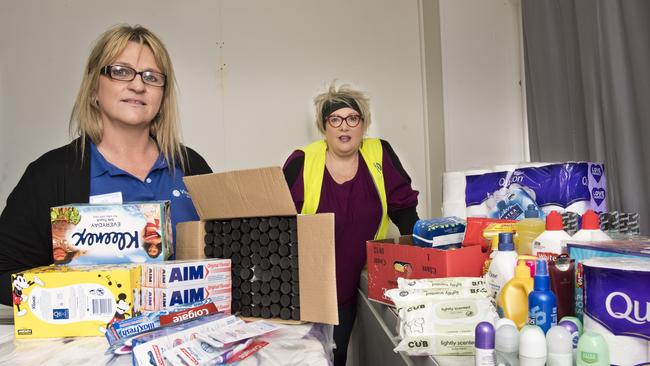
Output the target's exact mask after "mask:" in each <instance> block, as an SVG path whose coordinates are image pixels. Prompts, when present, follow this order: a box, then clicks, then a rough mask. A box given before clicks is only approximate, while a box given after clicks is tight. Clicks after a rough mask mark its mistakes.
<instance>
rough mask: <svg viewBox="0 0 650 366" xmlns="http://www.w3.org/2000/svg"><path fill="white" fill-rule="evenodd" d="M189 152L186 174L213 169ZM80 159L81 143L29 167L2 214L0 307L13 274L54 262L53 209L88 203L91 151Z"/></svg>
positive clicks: (8, 298)
mask: <svg viewBox="0 0 650 366" xmlns="http://www.w3.org/2000/svg"><path fill="white" fill-rule="evenodd" d="M184 149H185V151H186V152H187V155H186V156H187V159H186V164H185V165H186V166H185V172H184V173H185V175H195V174H207V173H211V172H212V170H211V169H210V167H209V166H208V164H207V163H206V162H205V160H204V159H203V158H202V157H201V156H200V155H199V154H198V153H196V152H195V151H194V150H192V149H190V148H184ZM84 151H85V153H86V154H85V155H86V156H85V158H84V159H81V139H80V138H78V139H76V140H74V141H72V142H71V143H70V144H68V145H65V146H63V147H60V148H58V149H55V150H52V151H49V152H47V153H45V154H44V155H43V156H41V157H40V158H38V159H37V160H36V161H34V162H32V163H31V164H29V166H28V167H27V169H26V170H25V173H24V174H23V176H22V178H20V181H19V182H18V184H17V185H16V187H15V188H14V190H13V191H12V192H11V194H10V195H9V197H8V198H7V205H6V207H5V209H4V210H3V211H2V215H0V303H2V304H5V305H10V304H11V301H12V298H11V274H12V273H17V272H20V271H24V270H26V269H29V268H34V267H38V266H43V265H48V264H51V263H52V231H51V228H50V207H54V206H60V205H65V204H70V203H87V202H88V196H89V194H90V155H89V154H88V152H89V151H90V147H89V146H88V144H87V145H86V148H85V150H84Z"/></svg>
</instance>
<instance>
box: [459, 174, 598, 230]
mask: <svg viewBox="0 0 650 366" xmlns="http://www.w3.org/2000/svg"><path fill="white" fill-rule="evenodd" d="M466 183H467V185H466V188H465V203H466V206H467V209H468V213H471V212H477V213H481V212H482V213H486V214H487V215H486V216H488V217H491V218H498V219H511V220H520V219H523V218H525V217H526V216H528V217H530V216H529V215H528V213H531V212H532V213H533V217H534V216H535V215H536V216H538V217H540V218H544V217H545V216H546V214H548V213H550V212H551V211H559V212H565V211H571V212H576V213H578V214H582V213H584V212H586V211H587V210H589V209H592V210H594V211H596V212H604V211H606V210H607V203H606V199H607V180H606V178H605V166H604V164H601V163H590V162H567V163H558V164H549V165H545V166H541V167H528V168H519V169H515V170H512V171H503V172H493V173H486V174H481V175H468V176H467V177H466ZM535 211H536V212H535ZM469 216H471V215H469Z"/></svg>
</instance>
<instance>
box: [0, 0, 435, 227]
mask: <svg viewBox="0 0 650 366" xmlns="http://www.w3.org/2000/svg"><path fill="white" fill-rule="evenodd" d="M418 21H419V18H418V1H416V0H408V1H406V0H404V1H399V2H396V1H392V0H356V1H346V0H333V1H327V2H322V1H316V0H313V1H301V0H293V1H290V0H276V1H263V0H255V1H253V0H249V1H237V0H222V1H207V0H206V1H192V2H179V1H172V0H166V1H154V0H146V1H138V2H133V1H125V0H116V1H112V2H110V3H106V2H105V1H96V0H92V1H87V0H70V1H65V2H50V1H47V2H43V1H34V0H28V1H20V2H13V1H5V0H2V1H0V52H2V56H1V57H0V80H1V81H2V83H1V84H0V96H2V98H1V99H0V133H1V135H0V208H2V207H4V204H5V200H6V198H7V195H8V194H9V192H10V191H11V189H12V188H13V187H14V186H15V184H16V183H17V181H18V179H19V177H20V175H21V174H22V173H23V171H24V169H25V167H26V166H27V164H28V163H29V162H30V161H32V160H34V159H36V158H37V157H38V156H39V155H40V154H42V153H44V152H45V151H47V150H49V149H52V148H55V147H57V146H60V145H63V144H65V143H66V142H67V141H69V139H68V134H67V126H68V118H69V114H70V111H71V109H72V105H73V103H74V97H75V94H76V92H77V89H78V86H79V83H80V80H81V75H82V70H83V65H84V62H85V60H86V58H87V55H88V52H89V50H90V47H91V43H92V42H93V40H94V39H96V37H98V36H99V34H100V33H101V32H102V31H103V30H105V29H106V28H107V27H109V26H110V25H113V24H116V23H121V22H127V23H140V24H143V25H145V26H147V27H149V28H150V29H152V30H153V31H154V32H156V33H157V34H158V35H159V36H160V37H161V38H162V39H163V41H164V42H165V43H166V45H167V47H168V49H169V51H170V53H171V56H172V60H173V62H174V66H175V69H176V72H177V80H178V82H179V89H180V100H179V102H180V112H181V118H182V125H183V132H184V139H185V142H186V143H187V145H189V146H191V147H193V148H195V149H196V150H197V151H199V152H200V153H201V154H202V155H203V156H204V157H205V158H206V160H207V161H208V163H209V164H210V165H211V166H212V168H213V169H214V170H215V171H223V170H232V169H240V168H251V167H259V166H269V165H282V164H283V162H284V159H285V158H286V157H287V156H288V154H289V153H290V152H291V151H292V149H293V148H295V147H298V146H301V145H304V144H306V143H308V142H310V141H311V140H313V139H315V138H317V137H318V135H317V133H316V130H315V128H314V127H313V126H312V123H311V121H312V107H311V100H312V97H313V96H314V95H315V94H316V93H317V92H319V91H321V90H323V89H324V87H325V86H326V85H327V83H328V82H329V81H331V80H332V79H335V78H336V79H339V80H341V81H346V82H351V83H353V84H354V85H356V86H358V87H360V88H362V89H364V90H366V91H367V92H368V93H369V94H370V97H371V100H372V106H371V109H372V113H373V119H374V124H373V126H372V127H371V128H370V131H369V134H370V135H372V136H377V137H382V138H385V139H387V140H389V141H390V142H391V144H392V145H393V147H394V148H395V150H396V151H397V153H398V155H399V156H400V158H401V160H402V162H403V163H404V165H405V168H406V169H407V171H409V173H410V174H411V177H412V178H413V184H414V186H415V188H416V189H419V190H420V191H421V194H420V201H421V203H422V204H421V206H420V209H419V211H420V213H421V214H423V215H427V214H428V197H427V189H426V185H427V177H426V172H427V167H426V163H425V157H426V156H427V154H428V153H427V150H426V141H425V140H426V136H425V135H424V134H423V131H424V129H425V127H424V124H425V118H424V112H423V111H424V95H423V81H422V74H421V68H422V61H421V60H422V58H421V47H420V38H419V34H420V33H419V32H420V26H419V23H418Z"/></svg>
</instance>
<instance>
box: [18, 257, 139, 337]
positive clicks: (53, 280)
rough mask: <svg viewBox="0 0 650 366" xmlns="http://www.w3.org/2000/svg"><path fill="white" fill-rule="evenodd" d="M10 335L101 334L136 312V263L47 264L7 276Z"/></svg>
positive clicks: (137, 289)
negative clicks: (11, 309) (11, 314)
mask: <svg viewBox="0 0 650 366" xmlns="http://www.w3.org/2000/svg"><path fill="white" fill-rule="evenodd" d="M12 290H13V307H14V329H15V335H16V338H23V339H24V338H52V337H71V336H103V335H104V332H105V331H106V326H107V325H108V324H110V323H112V322H115V321H118V320H122V319H125V318H129V317H131V316H132V315H133V312H138V311H139V307H140V306H139V304H140V266H139V265H133V264H115V265H102V266H74V267H68V266H48V267H38V268H34V269H32V270H29V271H26V272H22V273H17V274H14V275H12Z"/></svg>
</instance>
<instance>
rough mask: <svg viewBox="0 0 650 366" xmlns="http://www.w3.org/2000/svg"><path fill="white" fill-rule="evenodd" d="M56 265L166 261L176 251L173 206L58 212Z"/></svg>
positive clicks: (54, 211) (83, 207) (54, 217)
mask: <svg viewBox="0 0 650 366" xmlns="http://www.w3.org/2000/svg"><path fill="white" fill-rule="evenodd" d="M50 221H51V222H52V253H53V257H54V263H55V264H68V265H89V264H114V263H144V262H162V261H164V260H165V259H167V258H169V257H170V256H171V255H172V252H173V243H172V241H173V239H172V224H171V216H170V203H169V201H152V202H133V203H125V204H101V205H91V204H73V205H65V206H58V207H52V208H51V209H50Z"/></svg>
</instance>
